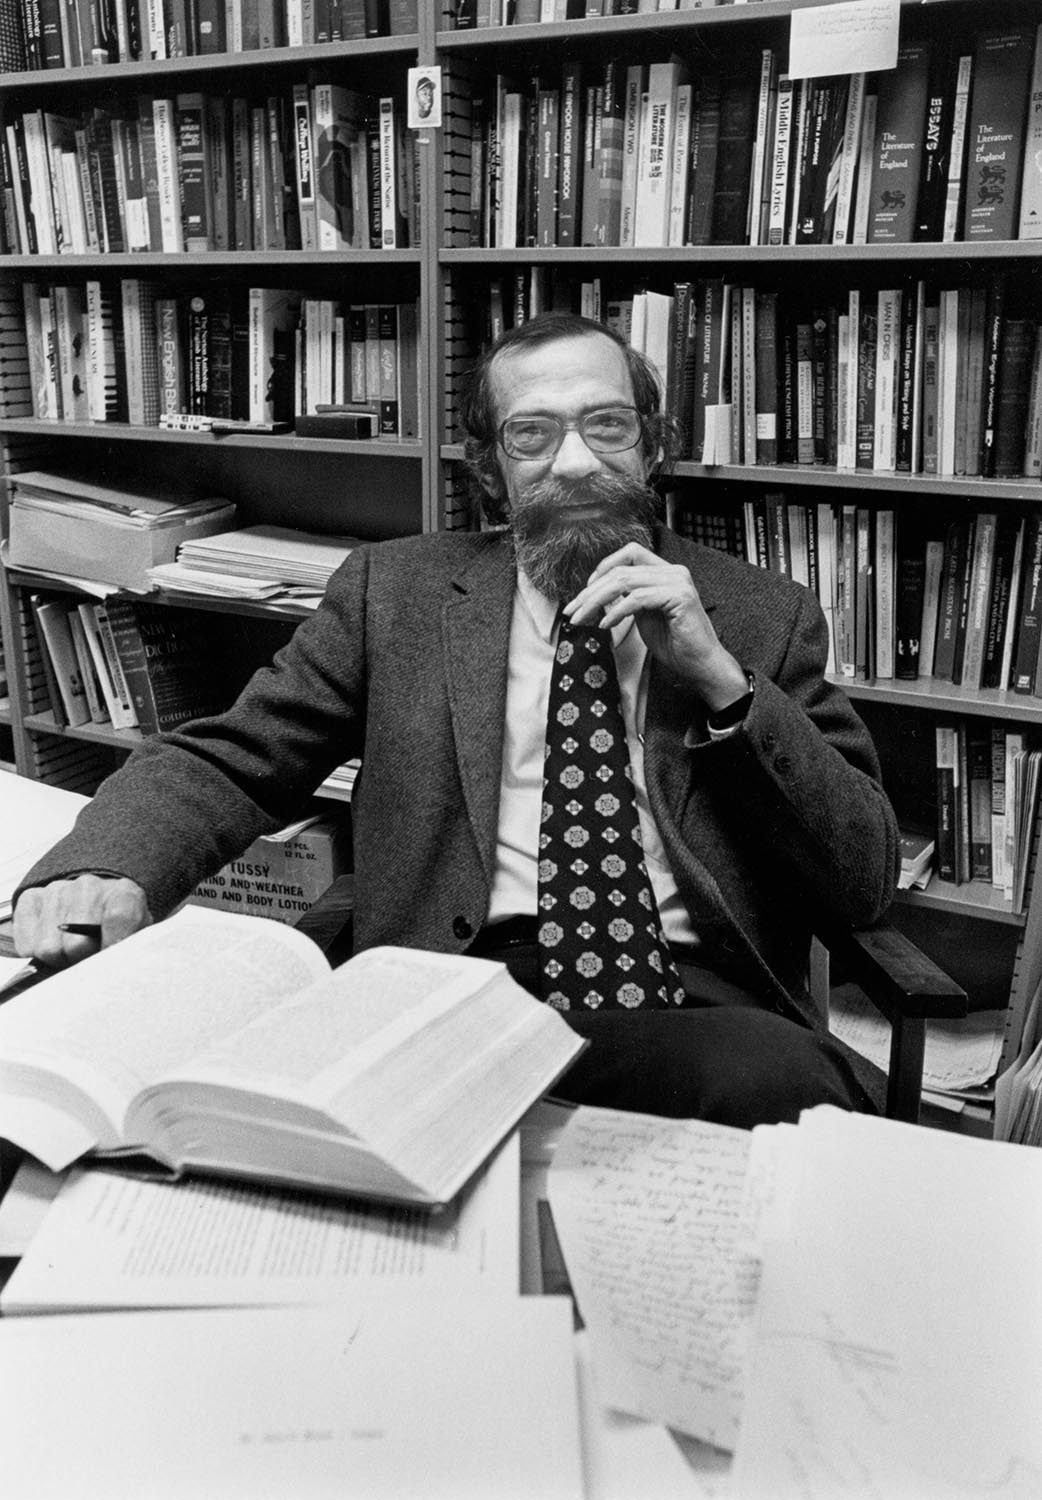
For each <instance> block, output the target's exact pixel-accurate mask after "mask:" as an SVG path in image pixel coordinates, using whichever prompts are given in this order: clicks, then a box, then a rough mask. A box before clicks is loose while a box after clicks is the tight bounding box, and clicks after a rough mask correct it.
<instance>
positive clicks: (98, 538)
mask: <svg viewBox="0 0 1042 1500" xmlns="http://www.w3.org/2000/svg"><path fill="white" fill-rule="evenodd" d="M234 521H235V506H234V505H233V504H232V503H231V501H228V500H221V499H208V500H186V499H185V498H184V497H183V496H181V497H178V496H176V495H166V496H164V495H157V494H151V495H145V494H136V493H131V492H129V491H125V490H114V489H110V488H108V487H107V486H101V485H92V484H85V483H83V482H82V481H80V480H76V479H70V478H68V477H67V476H64V475H56V474H46V473H43V472H37V471H33V472H31V473H27V474H18V475H16V476H15V477H14V479H13V480H12V483H11V525H10V541H9V552H8V557H9V563H10V566H11V567H12V568H26V569H28V570H29V571H32V570H33V569H39V570H40V571H42V572H46V573H61V574H63V575H65V576H68V577H72V578H86V579H90V580H91V581H93V582H96V583H110V584H113V585H115V586H117V587H120V588H129V589H134V590H136V591H138V592H148V591H149V590H150V589H151V587H152V585H151V583H150V582H149V580H148V577H147V570H148V569H149V568H151V567H154V566H155V565H156V564H157V563H163V562H173V561H174V559H175V558H176V556H177V549H178V547H179V546H180V545H181V543H182V542H185V541H188V540H190V539H194V538H196V537H202V536H211V535H213V534H214V533H215V532H218V531H226V530H227V529H228V527H229V526H230V525H232V524H233V523H234Z"/></svg>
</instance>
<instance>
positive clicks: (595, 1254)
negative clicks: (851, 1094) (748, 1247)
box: [549, 1108, 755, 1448]
mask: <svg viewBox="0 0 1042 1500" xmlns="http://www.w3.org/2000/svg"><path fill="white" fill-rule="evenodd" d="M749 1141H750V1136H749V1132H748V1131H744V1130H734V1129H730V1128H728V1127H726V1126H721V1125H709V1124H706V1123H705V1122H703V1121H699V1120H666V1119H660V1118H658V1117H655V1116H650V1115H639V1114H628V1113H622V1112H620V1111H617V1110H607V1109H593V1108H581V1109H577V1110H576V1111H575V1113H574V1116H573V1118H572V1119H571V1121H570V1122H569V1123H568V1125H567V1126H566V1127H565V1129H564V1131H563V1132H562V1134H561V1137H560V1140H559V1141H558V1144H557V1149H556V1153H555V1155H554V1160H553V1164H552V1166H551V1167H550V1171H549V1195H550V1205H551V1208H552V1210H553V1216H554V1224H555V1226H556V1229H557V1233H558V1236H559V1238H560V1241H561V1245H562V1248H563V1250H564V1256H565V1260H566V1262H567V1264H568V1273H569V1276H570V1279H571V1282H572V1286H573V1288H574V1290H575V1294H576V1298H577V1300H578V1303H579V1307H580V1310H581V1312H582V1316H583V1319H584V1321H585V1323H586V1326H587V1328H588V1330H589V1335H590V1345H591V1350H592V1353H593V1367H594V1378H595V1381H596V1385H597V1391H598V1395H599V1397H600V1399H601V1400H602V1402H603V1403H604V1404H605V1405H607V1406H612V1407H616V1408H618V1409H619V1410H621V1411H625V1412H629V1413H632V1414H634V1415H636V1416H642V1417H646V1418H649V1419H651V1420H653V1421H658V1422H664V1423H665V1424H666V1426H668V1427H672V1428H674V1429H676V1430H677V1431H679V1432H682V1433H687V1434H689V1435H690V1436H692V1437H696V1438H699V1439H701V1440H702V1441H704V1442H708V1443H712V1444H714V1445H716V1446H717V1447H720V1448H731V1447H733V1445H734V1440H735V1435H736V1433H737V1428H738V1411H739V1401H740V1394H741V1370H742V1359H743V1352H744V1343H745V1337H746V1330H747V1328H748V1324H749V1320H750V1316H751V1312H752V1307H753V1301H754V1296H755V1280H754V1279H753V1278H752V1277H750V1275H749V1274H748V1266H747V1264H746V1262H745V1261H744V1259H743V1257H742V1256H741V1255H740V1253H739V1248H738V1247H739V1239H740V1224H741V1206H742V1199H743V1186H744V1182H745V1168H746V1161H747V1158H748V1153H749Z"/></svg>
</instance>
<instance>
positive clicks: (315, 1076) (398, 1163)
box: [0, 907, 585, 1208]
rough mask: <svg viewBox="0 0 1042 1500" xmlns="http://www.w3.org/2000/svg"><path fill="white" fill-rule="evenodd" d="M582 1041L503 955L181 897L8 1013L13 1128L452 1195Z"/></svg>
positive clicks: (138, 1155) (0, 1039) (69, 1140)
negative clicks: (352, 931)
mask: <svg viewBox="0 0 1042 1500" xmlns="http://www.w3.org/2000/svg"><path fill="white" fill-rule="evenodd" d="M584 1045H585V1043H584V1042H583V1041H582V1039H581V1038H580V1037H578V1036H577V1034H576V1033H575V1032H574V1031H572V1030H571V1028H570V1027H569V1026H568V1024H567V1022H566V1021H564V1020H563V1018H562V1017H561V1016H559V1015H558V1014H557V1013H556V1012H555V1011H554V1010H552V1009H550V1008H549V1007H547V1006H545V1005H542V1004H540V1002H539V1001H537V1000H535V999H534V998H533V997H532V996H530V995H529V994H528V993H527V992H526V991H525V990H523V989H522V988H521V987H520V985H518V984H516V983H515V982H514V981H513V980H512V979H511V978H510V976H509V974H508V973H507V971H506V969H505V968H504V967H503V966H502V965H501V964H497V963H493V962H491V961H489V960H486V959H477V958H465V957H464V958H460V957H456V956H454V955H450V954H441V953H428V952H423V951H420V950H417V949H409V948H393V947H383V948H373V949H369V950H368V951H366V952H364V953H361V954H358V955H356V957H354V958H352V959H351V960H349V962H348V963H346V964H344V965H342V966H341V967H340V968H339V969H336V970H333V969H331V968H330V966H329V964H328V962H327V960H326V958H325V955H324V954H323V953H322V952H321V951H320V950H319V948H318V947H317V946H316V945H315V944H314V943H313V942H312V941H311V939H310V938H308V937H306V936H305V935H304V934H302V933H299V932H297V931H295V930H294V929H293V928H289V927H285V926H283V925H282V924H281V923H278V922H272V921H269V920H266V919H265V918H256V917H244V916H239V915H237V914H229V913H219V912H212V911H208V910H205V909H199V908H194V907H193V908H184V909H183V910H181V911H180V912H178V913H177V914H176V915H175V916H173V917H171V918H169V919H168V920H166V921H164V922H160V923H158V924H156V925H155V926H153V927H149V928H145V929H144V930H143V931H141V932H138V933H135V934H134V936H132V937H130V938H127V939H126V940H125V941H124V942H122V943H118V944H116V945H115V946H114V947H111V948H107V949H105V950H103V951H102V952H100V953H97V954H95V955H94V956H93V957H91V958H88V959H86V960H84V961H83V962H82V963H80V964H78V965H76V966H74V967H73V968H71V969H67V970H64V971H62V972H59V973H56V974H54V975H53V976H51V977H49V978H48V979H45V980H43V981H42V982H41V983H39V984H37V985H35V986H34V987H33V988H32V989H31V990H29V991H27V992H25V993H22V994H18V995H15V996H14V997H13V998H12V999H10V1000H8V1001H7V1002H6V1003H5V1004H4V1005H3V1006H2V1007H0V1138H2V1139H5V1140H9V1141H12V1142H13V1143H14V1144H15V1145H17V1146H20V1147H21V1148H22V1149H23V1150H25V1151H28V1152H29V1153H30V1154H31V1155H33V1156H35V1157H37V1158H38V1159H39V1160H40V1161H42V1162H43V1163H44V1164H45V1165H46V1166H48V1167H50V1168H51V1170H52V1171H57V1170H60V1169H61V1168H64V1167H66V1166H69V1165H70V1164H71V1163H72V1162H74V1161H77V1160H80V1159H81V1158H84V1157H93V1158H107V1159H112V1158H134V1159H135V1164H138V1165H139V1164H140V1163H141V1162H142V1161H143V1162H144V1164H145V1165H146V1167H147V1166H151V1167H154V1169H155V1171H156V1172H157V1173H159V1174H164V1175H168V1176H178V1175H182V1174H187V1175H191V1174H195V1173H201V1174H210V1175H217V1176H226V1177H238V1178H249V1179H254V1180H259V1181H264V1182H271V1183H279V1184H286V1185H290V1186H295V1187H298V1188H307V1189H310V1190H313V1191H324V1192H336V1193H343V1194H358V1195H360V1196H363V1197H372V1198H378V1199H387V1200H392V1201H397V1202H406V1203H414V1204H419V1205H426V1206H428V1207H432V1208H434V1207H438V1206H440V1205H444V1204H446V1203H448V1202H449V1201H451V1200H452V1199H453V1198H454V1197H455V1195H456V1194H457V1193H458V1192H459V1191H460V1190H461V1189H462V1188H463V1187H464V1186H465V1185H466V1183H467V1182H468V1181H469V1179H470V1178H471V1177H472V1176H473V1175H474V1173H475V1172H476V1171H477V1170H478V1169H479V1168H480V1167H481V1166H482V1164H483V1163H484V1162H485V1160H486V1159H487V1157H488V1156H489V1155H490V1154H491V1152H492V1151H493V1150H494V1149H495V1147H496V1146H497V1145H498V1144H499V1143H500V1141H501V1140H503V1138H504V1137H505V1136H506V1135H507V1134H508V1133H509V1131H510V1130H511V1129H512V1128H513V1127H514V1125H516V1123H517V1122H518V1120H519V1119H520V1117H521V1115H522V1114H523V1113H524V1111H525V1110H526V1109H527V1108H528V1107H529V1106H530V1105H531V1104H532V1103H534V1102H535V1100H536V1099H538V1098H539V1097H540V1096H541V1095H542V1094H543V1093H545V1092H546V1090H547V1089H549V1088H550V1087H551V1086H552V1085H553V1084H554V1082H555V1081H556V1080H557V1079H558V1078H559V1077H560V1075H561V1074H562V1073H563V1072H564V1071H565V1069H566V1068H567V1067H568V1065H569V1064H570V1063H571V1061H572V1060H573V1059H574V1058H575V1057H576V1056H577V1055H578V1053H579V1052H580V1050H581V1049H582V1048H583V1046H584ZM128 1164H129V1163H128Z"/></svg>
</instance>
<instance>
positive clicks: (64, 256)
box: [0, 6, 433, 801]
mask: <svg viewBox="0 0 1042 1500" xmlns="http://www.w3.org/2000/svg"><path fill="white" fill-rule="evenodd" d="M397 9H398V10H399V11H400V10H401V7H400V6H399V7H397ZM384 29H385V30H386V29H387V28H386V27H385V28H384ZM419 40H420V39H419V36H418V34H417V32H416V29H415V26H414V27H413V29H412V30H411V31H410V32H406V33H401V34H395V35H382V36H373V37H367V38H362V39H358V40H352V41H333V42H326V43H322V44H312V45H304V46H293V47H290V46H278V47H268V48H264V49H257V50H251V51H240V52H234V53H233V52H221V53H209V54H205V55H193V56H172V57H167V58H163V59H161V60H155V61H146V60H132V61H124V62H121V63H119V64H118V65H116V66H112V67H105V68H99V67H97V66H76V67H59V68H53V67H51V68H43V69H37V70H34V71H23V72H6V73H4V74H2V75H0V112H2V119H3V123H4V127H5V134H6V129H7V127H8V126H9V125H11V123H12V122H13V121H15V120H21V119H24V117H25V116H27V115H28V114H31V113H35V112H37V111H43V112H58V111H60V112H61V113H62V115H64V116H67V117H72V118H73V119H75V120H84V119H86V118H87V116H88V112H89V111H95V112H100V114H101V115H102V116H103V117H104V118H106V119H111V118H113V117H116V116H120V115H128V114H131V115H132V111H133V109H134V107H135V105H136V102H137V101H138V100H139V99H141V98H142V97H144V98H145V99H156V98H164V99H176V98H177V97H178V95H180V94H182V92H185V91H202V92H203V93H204V95H205V96H206V97H208V98H209V97H213V98H217V97H223V96H227V98H228V99H231V98H233V97H236V96H241V97H242V98H244V99H245V100H247V101H249V102H250V103H254V102H256V103H260V102H261V101H265V100H268V99H271V98H275V99H278V100H281V101H283V108H284V110H288V101H289V100H290V98H291V95H292V90H293V87H294V85H295V84H301V83H304V84H306V85H307V87H308V89H309V91H310V97H311V100H312V103H314V89H315V86H316V85H317V84H318V83H331V84H335V85H342V86H343V87H344V88H345V89H347V90H353V91H355V92H357V93H358V94H360V95H364V96H365V97H366V99H368V100H372V101H375V100H378V99H379V98H380V97H381V96H388V97H391V98H393V99H394V100H395V102H396V106H397V107H399V112H400V113H401V114H402V116H403V124H404V86H405V70H406V69H407V68H408V67H409V66H410V65H411V64H413V63H414V62H415V61H416V58H417V53H418V46H419ZM283 123H285V116H284V117H283ZM232 150H233V147H232V143H231V139H230V138H229V145H228V152H229V154H231V153H232ZM284 163H285V170H286V172H287V173H291V172H292V169H293V166H294V163H293V160H292V157H291V155H290V154H289V147H288V144H287V145H286V147H285V152H284ZM415 167H416V168H417V169H418V170H419V171H421V172H423V171H425V169H426V163H425V161H424V160H423V158H422V155H421V154H420V153H419V152H417V153H416V154H415ZM289 186H290V187H292V188H294V189H295V184H294V182H293V179H292V177H291V178H290V184H289ZM232 196H233V202H232V206H231V207H230V208H229V210H228V214H229V218H230V217H231V214H232V212H233V209H234V195H232ZM283 196H284V200H285V202H286V203H293V202H294V201H295V199H296V194H295V191H293V192H290V191H289V190H287V192H286V193H285V194H284V195H283ZM415 203H416V207H415V211H414V217H413V221H412V222H411V223H410V225H409V228H410V230H411V231H412V233H411V236H406V235H401V234H400V235H399V239H400V240H403V239H408V243H407V244H405V245H404V246H403V247H402V248H394V249H385V248H375V247H374V246H373V245H372V244H368V245H362V244H359V245H354V246H352V247H351V248H345V249H337V250H334V249H327V248H322V249H302V248H293V246H295V245H299V244H302V243H303V239H302V236H301V235H300V234H299V232H298V234H297V236H296V237H295V238H294V237H293V236H291V235H288V234H284V238H285V239H286V241H287V244H288V245H289V246H290V248H281V247H279V248H276V247H274V244H273V242H272V240H271V238H270V237H269V236H267V235H265V236H263V237H262V236H261V235H260V234H259V233H257V232H256V230H254V232H253V233H252V234H251V235H250V236H249V242H250V243H251V244H253V243H257V244H263V245H264V246H265V248H250V249H245V248H233V245H235V244H236V237H235V233H234V229H235V226H234V224H231V225H229V227H228V229H227V230H226V231H225V233H224V236H223V239H222V240H221V245H222V247H221V248H215V249H210V250H207V251H202V252H190V253H182V254H177V253H172V252H170V251H165V250H162V249H158V248H156V245H157V241H156V239H155V236H154V235H153V238H152V240H151V241H150V248H148V249H146V250H138V251H130V250H127V249H123V250H118V251H113V250H112V249H111V248H108V249H104V251H103V250H102V248H101V246H99V245H96V246H95V248H94V249H93V250H91V249H87V250H84V249H82V248H80V249H79V250H78V251H73V252H68V251H67V252H65V253H52V254H39V253H24V248H25V247H24V246H20V247H19V251H18V253H7V254H4V255H2V256H0V296H2V297H3V298H4V299H5V302H6V306H7V308H8V309H10V308H11V307H13V306H15V305H16V304H17V302H18V300H19V299H20V298H22V297H23V296H24V292H23V289H24V287H25V286H26V285H31V286H34V287H41V288H47V287H50V286H53V285H56V284H63V285H64V284H71V285H73V286H78V287H85V286H86V284H87V283H88V281H90V280H92V279H95V280H98V281H99V282H100V283H102V284H104V285H105V286H106V287H113V286H115V287H117V288H122V287H123V286H125V285H126V282H127V280H128V279H129V278H135V279H142V278H144V279H147V280H148V281H149V282H151V283H153V284H154V285H155V287H156V288H157V290H158V291H160V292H162V294H164V295H167V296H170V297H173V298H177V299H178V300H179V303H180V305H181V306H182V307H183V306H184V305H185V304H186V303H187V301H188V300H189V299H190V298H191V297H193V296H194V295H202V296H204V297H210V296H213V295H216V294H218V293H220V292H222V291H224V290H225V289H227V288H232V289H235V290H236V291H237V292H239V293H243V292H244V291H245V289H248V288H250V287H253V286H258V287H272V288H287V289H290V290H292V291H294V292H295V293H297V294H299V295H300V296H301V297H302V298H303V297H307V298H317V299H328V300H329V301H332V300H333V299H337V300H338V301H343V302H346V297H345V291H346V290H347V289H348V288H349V294H350V298H351V300H352V302H355V303H359V304H364V303H369V304H387V303H392V302H393V303H403V302H405V301H406V300H408V301H409V302H412V303H414V304H416V305H417V306H423V305H424V304H425V302H426V298H427V291H426V284H427V271H426V265H425V262H424V259H423V252H422V250H421V246H422V245H424V244H426V245H428V246H429V245H430V244H431V243H432V235H433V230H432V228H431V225H430V224H429V223H428V222H427V217H428V215H429V213H430V208H431V192H430V187H429V185H426V186H424V187H422V190H421V188H420V186H419V185H417V187H416V189H415ZM298 207H299V204H298ZM287 225H288V220H287ZM123 227H124V228H125V227H126V221H125V219H124V223H123ZM239 239H240V240H241V235H240V236H239ZM102 243H104V242H102ZM158 243H162V241H159V242H158ZM8 250H9V252H10V246H9V245H8ZM418 354H419V369H418V371H417V389H418V391H425V390H426V389H427V387H428V385H429V373H428V368H427V356H426V344H423V346H422V347H420V349H419V351H418ZM22 386H23V387H24V380H23V382H22ZM25 395H26V393H25V391H24V388H20V387H19V382H18V381H17V379H10V380H7V381H5V382H4V386H3V402H2V408H0V411H2V415H0V444H2V450H3V459H4V465H5V472H6V475H7V477H8V478H10V477H11V476H13V475H15V474H17V473H18V472H24V471H25V470H26V469H31V468H36V467H39V468H48V467H60V468H61V469H63V470H67V471H69V472H73V473H76V474H79V475H81V476H83V477H86V478H89V479H92V480H93V481H94V482H97V483H102V484H106V483H108V484H113V485H118V484H121V483H124V484H126V485H127V487H128V488H130V487H133V486H134V485H135V484H141V486H142V487H143V488H147V487H148V485H149V482H150V481H157V480H158V481H159V482H163V481H164V480H166V481H172V480H174V479H176V480H177V482H178V483H179V484H180V485H181V486H183V488H184V490H185V491H186V493H189V494H194V495H201V494H220V495H223V496H225V497H227V498H228V499H231V500H233V501H234V502H235V504H236V506H237V521H236V524H238V525H258V524H278V525H287V526H293V527H297V528H300V529H301V530H303V531H306V532H312V533H315V534H322V535H336V536H342V535H352V536H357V537H360V538H362V539H381V538H384V537H389V536H400V535H407V534H410V533H413V532H418V531H422V530H424V529H428V528H429V527H430V525H431V518H430V509H431V507H430V499H429V460H428V457H427V444H428V443H429V437H428V436H427V434H429V432H430V427H429V423H428V421H427V416H426V413H422V414H420V421H419V423H418V431H415V432H414V433H413V434H411V435H409V436H402V435H393V436H381V437H379V438H374V439H372V440H363V441H350V442H349V441H346V440H338V439H329V438H322V439H320V440H308V439H302V438H298V437H295V436H294V435H293V434H292V432H288V433H277V434H260V433H242V432H230V433H223V434H221V435H219V436H218V435H215V434H214V433H212V432H209V431H184V432H182V431H165V430H160V429H159V428H157V427H156V426H155V425H144V424H140V423H138V424H132V423H131V422H129V421H128V420H126V415H127V414H126V412H121V413H120V416H121V417H122V418H123V420H115V421H112V420H109V421H96V420H93V421H92V420H83V419H82V417H80V419H78V420H69V413H68V412H66V413H63V417H64V419H63V420H41V418H40V417H39V416H38V415H35V414H34V403H33V402H32V401H27V400H26V399H25ZM233 414H234V415H246V413H245V412H240V411H236V412H235V413H233ZM77 416H79V414H77ZM7 520H8V518H7V497H6V496H5V497H4V500H3V517H2V521H3V526H2V530H3V533H4V535H6V534H7V531H8V524H7ZM41 591H42V592H44V593H46V594H47V595H48V596H52V597H53V596H58V597H66V598H69V599H70V600H71V599H73V598H75V597H76V596H75V595H74V594H73V592H72V591H70V590H65V589H63V586H62V585H61V584H60V583H56V581H55V580H54V579H52V578H46V577H39V576H34V575H33V574H32V573H28V572H17V571H12V570H7V572H6V574H5V586H4V588H3V592H2V608H3V615H2V620H0V623H2V628H3V637H4V641H5V644H6V648H7V658H8V661H9V663H10V662H14V663H16V664H17V670H15V671H12V672H11V673H10V679H11V680H10V697H9V698H8V699H7V700H5V702H4V703H2V704H0V759H3V758H5V756H6V758H8V759H9V760H10V761H11V762H13V763H15V764H16V765H17V767H18V769H19V770H21V771H23V772H24V773H25V774H28V775H30V776H38V777H43V778H46V779H48V780H54V781H58V782H60V783H62V784H64V785H68V786H76V787H79V788H81V789H85V790H91V789H92V787H93V786H94V785H96V784H97V781H98V780H99V779H100V778H101V777H102V776H103V775H105V774H107V773H108V771H109V770H111V769H112V768H114V766H115V765H117V764H118V763H119V761H120V760H121V759H122V758H123V756H124V755H125V753H126V752H127V751H128V750H129V749H130V748H132V747H133V745H134V744H135V743H137V742H138V740H139V738H140V733H139V732H138V731H135V730H115V729H113V728H112V727H111V726H107V725H98V724H84V725H79V726H75V727H70V726H64V727H61V728H59V727H58V725H57V724H56V723H55V722H54V718H53V715H52V713H51V711H50V707H49V703H48V701H47V698H46V696H45V695H44V694H43V693H42V692H41V680H40V673H39V647H38V642H37V640H36V636H35V633H34V631H33V629H32V625H31V619H30V616H29V612H28V611H29V599H30V597H31V595H32V594H33V593H34V592H41ZM166 602H168V603H169V604H170V606H171V607H172V608H178V609H184V608H186V607H187V605H186V601H185V600H184V599H183V598H176V599H175V598H171V599H168V600H167V601H166ZM190 608H191V609H192V611H193V612H201V613H203V614H204V615H205V614H207V613H209V614H211V615H212V616H214V617H215V618H220V617H221V616H222V615H223V616H225V617H228V616H234V618H235V620H236V621H237V622H239V623H240V624H241V625H242V627H243V640H244V642H245V645H244V649H243V652H242V657H241V659H242V664H243V667H244V668H245V666H246V664H247V663H250V664H253V663H255V662H257V663H259V662H260V661H262V660H265V659H266V658H267V657H269V656H270V654H271V652H272V651H273V650H275V649H277V647H278V645H280V644H281V643H282V641H283V640H285V639H286V638H287V637H288V635H289V633H290V632H291V630H292V629H293V628H294V626H295V624H296V623H297V621H298V620H299V619H300V618H301V617H302V616H303V615H304V614H305V613H306V611H305V610H304V609H303V608H301V607H298V606H294V605H278V604H276V605H258V606H252V605H249V604H237V605H235V606H233V607H232V606H229V605H227V604H225V603H223V602H221V601H209V600H205V599H196V600H193V601H192V603H191V605H190ZM233 686H234V685H233V684H231V683H230V684H229V690H230V691H232V690H233ZM329 795H330V799H331V800H333V801H340V800H342V799H343V794H342V793H336V792H333V793H330V794H329Z"/></svg>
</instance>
